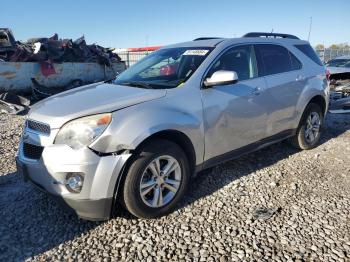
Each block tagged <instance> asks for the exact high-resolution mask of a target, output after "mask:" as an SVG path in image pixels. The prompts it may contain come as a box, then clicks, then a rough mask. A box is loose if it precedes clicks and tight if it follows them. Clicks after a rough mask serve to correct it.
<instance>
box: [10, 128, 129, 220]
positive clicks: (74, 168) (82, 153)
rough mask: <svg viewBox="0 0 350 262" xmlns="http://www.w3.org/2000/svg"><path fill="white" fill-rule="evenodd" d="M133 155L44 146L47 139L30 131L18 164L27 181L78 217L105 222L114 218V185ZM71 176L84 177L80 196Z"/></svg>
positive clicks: (25, 138) (21, 144) (22, 143)
mask: <svg viewBox="0 0 350 262" xmlns="http://www.w3.org/2000/svg"><path fill="white" fill-rule="evenodd" d="M47 139H48V138H47ZM24 148H25V150H24ZM28 148H29V149H28ZM38 148H39V153H40V148H41V154H40V155H39V156H38ZM30 150H32V151H30ZM130 156H131V155H130V154H121V155H114V154H109V155H104V156H99V155H98V154H96V153H95V152H93V151H92V150H91V149H89V148H87V147H85V148H83V149H80V150H73V149H72V148H70V147H69V146H66V145H55V144H51V145H45V139H43V138H42V137H40V135H38V134H35V133H30V132H28V131H27V132H26V133H25V136H24V138H23V139H22V141H21V143H20V147H19V151H18V155H17V157H16V162H17V169H18V172H19V173H21V174H22V175H23V176H24V178H25V179H26V180H29V181H31V182H32V183H33V184H35V185H36V186H37V187H39V188H40V189H41V190H44V191H46V192H48V193H50V194H51V195H54V196H57V197H59V198H60V199H61V200H63V202H64V203H65V204H67V205H68V206H69V207H71V208H72V209H73V210H74V211H75V212H76V213H77V215H78V216H79V217H82V218H85V219H89V220H106V219H108V218H110V216H111V211H112V205H113V199H114V193H115V186H116V184H117V182H118V181H119V180H118V178H119V176H120V175H121V173H122V170H123V167H124V165H125V162H126V161H127V160H128V158H129V157H130ZM72 173H78V174H80V175H82V177H83V178H84V179H83V183H82V188H81V191H80V192H79V193H75V192H72V191H71V190H69V187H68V186H67V176H68V175H69V174H72Z"/></svg>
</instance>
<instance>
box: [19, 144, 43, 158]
mask: <svg viewBox="0 0 350 262" xmlns="http://www.w3.org/2000/svg"><path fill="white" fill-rule="evenodd" d="M43 150H44V148H43V147H42V146H36V145H32V144H28V143H23V154H24V156H25V157H27V158H30V159H40V157H41V154H42V153H43Z"/></svg>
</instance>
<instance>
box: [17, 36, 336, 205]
mask: <svg viewBox="0 0 350 262" xmlns="http://www.w3.org/2000/svg"><path fill="white" fill-rule="evenodd" d="M260 43H269V44H280V45H282V46H284V47H286V48H287V49H289V50H290V51H291V52H292V53H293V54H294V55H295V56H296V57H297V58H298V59H299V60H300V61H301V62H302V64H303V67H302V69H300V70H296V71H291V72H286V73H281V74H275V75H270V76H265V77H256V78H254V79H249V80H245V81H239V82H238V83H236V84H233V85H226V86H215V87H212V88H208V89H203V88H202V83H203V80H204V78H205V76H206V72H207V70H208V68H209V67H210V66H211V64H212V63H213V61H215V59H217V57H219V56H220V55H221V54H222V53H223V52H224V51H225V50H227V49H228V48H231V47H233V46H235V45H240V44H260ZM295 44H307V42H305V41H301V40H294V39H281V40H280V39H272V40H271V39H263V38H237V39H212V40H203V41H192V42H186V43H180V44H177V45H172V46H168V47H166V48H172V47H191V46H194V47H203V46H208V47H215V48H214V49H213V50H212V52H211V53H210V54H209V55H208V57H207V58H206V59H205V60H204V61H203V63H202V64H201V65H200V66H199V67H198V69H197V70H196V71H195V72H194V73H193V75H192V76H191V77H190V78H189V79H188V80H187V81H186V83H184V84H183V85H182V86H181V87H177V88H173V89H166V90H160V89H142V88H136V87H127V86H120V85H114V84H106V83H97V84H92V85H88V86H83V87H80V88H77V89H74V90H71V91H67V92H64V93H61V94H58V95H56V96H53V97H50V98H48V99H45V100H43V101H42V102H39V103H38V104H36V105H35V106H34V107H33V108H32V109H31V111H30V113H29V115H28V117H29V118H30V119H33V120H35V121H39V122H43V123H46V124H48V125H50V127H51V133H50V135H48V136H47V135H44V134H39V133H35V132H31V131H30V130H25V136H24V138H23V140H24V141H25V142H27V143H31V144H35V145H40V146H42V147H44V150H43V153H42V157H41V158H40V160H37V161H32V160H30V159H26V158H25V157H24V155H23V152H22V149H21V148H22V146H20V150H19V154H18V157H19V160H20V161H22V162H24V163H25V164H26V165H27V166H28V172H29V175H30V176H31V178H32V179H33V180H34V181H35V182H37V183H39V184H40V185H42V186H43V187H44V188H45V189H46V190H47V191H49V192H51V193H53V194H57V195H62V196H64V197H66V198H78V199H101V198H110V197H112V196H113V194H114V190H115V186H116V184H117V181H118V179H119V178H120V174H121V171H122V168H123V166H124V165H125V163H126V161H127V160H128V159H129V158H130V156H131V155H132V152H133V150H134V149H136V148H137V147H138V146H139V145H140V144H141V143H142V142H143V141H145V140H146V139H147V138H149V137H150V136H152V135H154V134H157V133H159V132H163V131H176V132H179V133H181V134H183V135H184V136H186V137H187V138H188V139H189V141H191V143H192V145H193V148H194V151H195V165H196V166H197V170H200V169H201V168H203V167H206V165H205V163H206V162H208V161H210V160H211V159H217V158H218V157H220V156H223V155H226V154H228V153H229V152H230V151H232V150H239V149H240V148H246V147H247V146H249V145H256V146H250V150H248V151H251V150H255V149H258V148H260V147H262V146H264V145H268V144H270V143H271V142H272V141H274V140H273V139H267V138H270V137H274V136H278V135H279V134H281V133H283V132H284V131H286V130H295V129H296V128H297V127H298V124H299V121H300V118H301V116H302V113H303V112H304V109H305V107H306V105H307V104H308V103H309V101H310V100H311V99H312V98H314V97H316V96H321V97H323V98H324V99H325V101H327V106H328V98H329V87H328V83H327V80H326V76H325V68H324V67H323V66H319V65H317V64H316V63H314V62H313V61H312V60H311V59H309V58H308V57H306V56H305V55H304V54H303V53H302V52H301V51H299V50H298V49H297V48H295V47H294V45H295ZM105 112H112V116H113V117H112V122H111V123H110V125H109V126H108V127H107V129H106V130H105V131H104V133H103V134H102V135H101V136H100V137H98V138H97V139H96V140H95V141H94V142H93V143H92V144H91V145H90V146H89V148H88V147H85V148H83V149H80V150H73V149H71V148H70V147H68V146H65V145H55V144H54V140H55V137H56V135H57V133H58V131H59V129H60V128H61V127H62V126H63V125H64V124H65V123H67V122H69V121H71V120H73V119H76V118H79V117H83V116H87V115H93V114H98V113H105ZM290 134H292V133H288V135H290ZM278 138H285V137H284V136H278ZM21 143H23V141H22V142H21ZM21 145H22V144H21ZM121 152H124V153H121ZM99 154H100V155H99ZM68 172H83V173H85V177H86V181H85V182H84V187H83V190H82V192H81V193H79V194H74V193H70V192H68V191H67V190H66V189H65V186H64V185H62V184H60V181H63V180H64V176H65V174H67V173H68Z"/></svg>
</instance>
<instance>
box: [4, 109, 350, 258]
mask: <svg viewBox="0 0 350 262" xmlns="http://www.w3.org/2000/svg"><path fill="white" fill-rule="evenodd" d="M22 123H23V118H22V117H9V116H5V115H0V138H1V139H0V261H12V260H19V261H22V260H36V261H42V260H67V261H69V260H80V261H83V260H89V261H95V260H96V261H111V260H112V261H116V260H127V261H130V260H134V261H141V260H142V261H155V260H171V261H175V260H193V261H239V260H245V261H251V260H256V261H270V260H275V261H288V260H290V261H295V260H296V261H310V260H311V261H312V260H316V261H350V215H349V206H350V194H349V193H350V165H349V164H350V115H328V117H327V120H326V124H327V129H326V131H325V133H324V136H323V140H322V144H321V145H320V146H319V147H317V148H316V149H313V150H310V151H301V152H300V151H297V150H295V149H293V148H291V147H290V146H288V145H287V144H286V143H279V144H276V145H273V146H270V147H268V148H266V149H263V150H261V151H258V152H256V153H253V154H250V155H247V156H244V157H242V158H240V159H237V160H233V161H230V162H227V163H225V164H222V165H219V166H217V167H215V168H214V169H213V170H212V171H210V172H207V174H202V175H200V176H199V177H197V178H196V179H195V180H193V181H192V189H191V190H190V192H189V193H188V195H187V197H186V199H185V200H184V201H183V202H182V204H181V206H180V207H179V209H178V210H177V211H176V212H174V213H173V214H171V215H169V216H168V217H163V218H161V219H156V220H139V219H134V218H131V217H130V216H129V215H128V214H126V213H125V212H123V211H122V212H120V213H119V216H118V217H117V218H115V219H112V220H110V221H107V222H103V223H102V222H86V221H83V220H79V219H78V218H77V217H76V216H74V215H73V214H70V213H67V212H66V211H63V210H62V208H61V207H60V206H59V205H58V204H56V202H54V201H53V200H51V199H50V198H48V197H47V196H46V195H45V194H43V193H40V192H37V191H36V190H35V189H34V188H33V187H32V186H31V185H30V184H25V183H24V182H23V181H22V180H21V178H20V177H19V176H18V175H17V174H16V173H15V164H14V155H15V151H16V147H17V145H18V140H19V135H20V132H21V128H20V126H21V125H22Z"/></svg>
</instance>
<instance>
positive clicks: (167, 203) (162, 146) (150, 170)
mask: <svg viewBox="0 0 350 262" xmlns="http://www.w3.org/2000/svg"><path fill="white" fill-rule="evenodd" d="M189 170H190V169H189V164H188V160H187V158H186V155H185V153H184V152H183V150H182V149H181V148H180V147H179V146H178V145H177V144H175V143H173V142H170V141H167V140H154V141H152V142H150V143H148V144H146V145H145V146H144V147H143V148H141V149H140V150H139V152H138V153H137V155H136V158H135V160H134V161H133V163H132V164H131V166H130V168H129V170H128V173H127V176H126V179H125V183H124V189H123V201H124V205H125V207H126V209H127V210H128V211H129V212H130V213H132V214H133V215H135V216H136V217H139V218H154V217H160V216H163V215H166V214H168V213H170V212H171V211H173V210H174V208H175V206H176V204H177V203H178V202H179V200H180V199H181V198H182V197H183V195H184V194H185V191H186V188H187V185H188V183H189V177H190V171H189Z"/></svg>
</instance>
